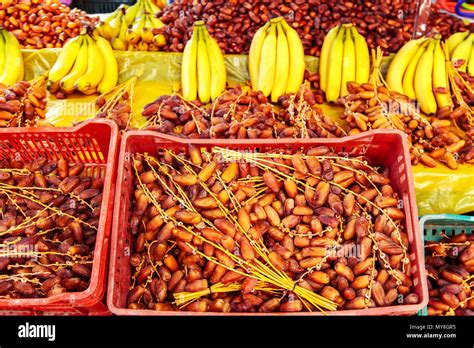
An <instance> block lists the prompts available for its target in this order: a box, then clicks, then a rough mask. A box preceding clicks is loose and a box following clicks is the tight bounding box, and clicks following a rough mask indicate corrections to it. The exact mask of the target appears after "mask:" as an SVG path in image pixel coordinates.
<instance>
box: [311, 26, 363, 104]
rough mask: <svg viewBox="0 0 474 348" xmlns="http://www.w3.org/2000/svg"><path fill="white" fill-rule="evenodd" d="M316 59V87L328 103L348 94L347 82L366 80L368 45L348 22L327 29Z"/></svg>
mask: <svg viewBox="0 0 474 348" xmlns="http://www.w3.org/2000/svg"><path fill="white" fill-rule="evenodd" d="M319 59H320V60H319V75H320V86H321V89H322V90H323V91H324V92H325V93H326V100H327V101H328V102H335V101H337V100H338V99H339V98H340V97H345V96H346V95H348V94H349V92H348V91H347V83H348V82H357V83H358V84H363V83H366V82H368V81H369V76H370V56H369V47H368V45H367V42H366V41H365V38H364V37H363V36H362V35H360V34H359V32H358V31H357V28H356V27H354V26H353V25H352V24H343V25H342V26H338V27H334V28H332V29H331V30H329V32H328V34H327V35H326V37H325V38H324V42H323V47H322V49H321V56H320V58H319Z"/></svg>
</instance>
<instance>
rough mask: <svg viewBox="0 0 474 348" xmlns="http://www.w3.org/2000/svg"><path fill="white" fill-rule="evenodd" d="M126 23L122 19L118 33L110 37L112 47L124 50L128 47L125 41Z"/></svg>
mask: <svg viewBox="0 0 474 348" xmlns="http://www.w3.org/2000/svg"><path fill="white" fill-rule="evenodd" d="M126 35H127V23H126V22H125V21H122V24H121V26H120V33H119V35H118V37H116V38H114V39H112V41H111V43H112V47H113V49H114V50H117V51H126V50H127V47H128V43H127V38H126Z"/></svg>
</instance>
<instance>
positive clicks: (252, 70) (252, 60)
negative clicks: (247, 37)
mask: <svg viewBox="0 0 474 348" xmlns="http://www.w3.org/2000/svg"><path fill="white" fill-rule="evenodd" d="M269 25H270V23H269V22H267V23H266V24H265V25H264V26H263V27H261V28H260V29H258V30H257V32H256V33H255V35H254V36H253V39H252V43H251V44H250V51H249V75H250V83H251V84H252V88H253V89H255V90H256V89H257V85H258V75H259V74H258V72H259V69H260V57H261V54H262V46H263V41H264V40H265V37H266V35H267V29H268V27H269Z"/></svg>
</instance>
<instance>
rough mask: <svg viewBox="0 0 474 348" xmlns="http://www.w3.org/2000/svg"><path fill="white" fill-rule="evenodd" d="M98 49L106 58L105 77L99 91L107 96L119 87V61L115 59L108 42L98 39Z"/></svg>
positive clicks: (98, 88)
mask: <svg viewBox="0 0 474 348" xmlns="http://www.w3.org/2000/svg"><path fill="white" fill-rule="evenodd" d="M97 47H98V48H99V51H100V53H101V54H102V56H103V57H104V77H103V78H102V81H100V83H99V86H98V87H97V91H98V92H99V93H100V94H105V93H107V92H109V91H110V90H112V88H114V87H115V86H116V85H117V80H118V67H117V60H116V59H115V55H114V51H113V50H112V47H111V46H110V43H109V42H108V41H107V40H105V39H103V38H101V37H98V38H97Z"/></svg>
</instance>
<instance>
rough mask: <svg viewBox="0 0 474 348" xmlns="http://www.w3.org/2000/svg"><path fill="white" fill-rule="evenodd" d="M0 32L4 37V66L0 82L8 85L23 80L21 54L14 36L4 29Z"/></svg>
mask: <svg viewBox="0 0 474 348" xmlns="http://www.w3.org/2000/svg"><path fill="white" fill-rule="evenodd" d="M2 34H3V37H4V39H5V67H4V69H3V71H1V75H0V83H3V84H5V85H7V86H8V85H12V84H14V83H16V82H18V81H21V80H23V74H24V67H23V56H22V54H21V50H20V44H19V43H18V40H17V39H16V37H15V36H14V35H13V34H12V33H10V32H8V31H6V30H3V31H2Z"/></svg>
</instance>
